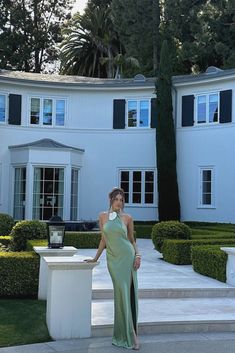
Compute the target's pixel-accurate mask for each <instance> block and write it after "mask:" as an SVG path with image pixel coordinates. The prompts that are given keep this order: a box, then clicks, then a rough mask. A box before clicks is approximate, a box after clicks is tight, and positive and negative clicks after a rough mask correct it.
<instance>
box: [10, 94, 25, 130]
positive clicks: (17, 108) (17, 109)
mask: <svg viewBox="0 0 235 353" xmlns="http://www.w3.org/2000/svg"><path fill="white" fill-rule="evenodd" d="M21 98H22V96H21V95H20V94H9V119H8V123H9V124H12V125H21Z"/></svg>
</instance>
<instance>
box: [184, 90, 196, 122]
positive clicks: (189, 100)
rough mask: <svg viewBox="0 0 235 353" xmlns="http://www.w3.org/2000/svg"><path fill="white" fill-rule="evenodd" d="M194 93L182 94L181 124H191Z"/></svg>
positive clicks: (192, 120)
mask: <svg viewBox="0 0 235 353" xmlns="http://www.w3.org/2000/svg"><path fill="white" fill-rule="evenodd" d="M193 123H194V95H193V94H192V95H189V96H182V126H193Z"/></svg>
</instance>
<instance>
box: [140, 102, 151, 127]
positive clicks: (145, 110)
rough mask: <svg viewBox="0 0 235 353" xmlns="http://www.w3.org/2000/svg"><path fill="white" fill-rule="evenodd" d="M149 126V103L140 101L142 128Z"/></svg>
mask: <svg viewBox="0 0 235 353" xmlns="http://www.w3.org/2000/svg"><path fill="white" fill-rule="evenodd" d="M148 125H149V101H140V125H139V126H140V127H148Z"/></svg>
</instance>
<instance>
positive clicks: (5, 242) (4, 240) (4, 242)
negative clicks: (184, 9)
mask: <svg viewBox="0 0 235 353" xmlns="http://www.w3.org/2000/svg"><path fill="white" fill-rule="evenodd" d="M10 242H11V236H10V235H5V236H4V235H3V236H0V244H2V245H5V246H8V245H9V244H10Z"/></svg>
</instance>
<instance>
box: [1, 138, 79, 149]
mask: <svg viewBox="0 0 235 353" xmlns="http://www.w3.org/2000/svg"><path fill="white" fill-rule="evenodd" d="M30 147H33V148H53V149H55V148H56V149H69V150H75V151H80V152H84V151H85V150H84V149H81V148H76V147H71V146H67V145H64V144H63V143H60V142H57V141H54V140H52V139H48V138H45V139H41V140H37V141H34V142H29V143H25V144H22V145H12V146H9V147H8V148H9V149H18V148H30Z"/></svg>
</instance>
